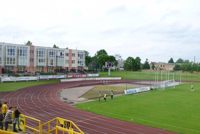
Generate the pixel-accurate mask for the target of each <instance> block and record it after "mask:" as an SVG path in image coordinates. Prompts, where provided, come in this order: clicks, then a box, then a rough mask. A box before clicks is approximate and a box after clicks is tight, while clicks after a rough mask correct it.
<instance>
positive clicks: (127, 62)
mask: <svg viewBox="0 0 200 134" xmlns="http://www.w3.org/2000/svg"><path fill="white" fill-rule="evenodd" d="M133 62H134V58H133V57H128V58H127V59H126V60H125V61H124V69H125V70H128V71H131V70H133Z"/></svg>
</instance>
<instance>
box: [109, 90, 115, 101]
mask: <svg viewBox="0 0 200 134" xmlns="http://www.w3.org/2000/svg"><path fill="white" fill-rule="evenodd" d="M110 97H111V100H112V99H113V97H114V92H113V90H111V91H110Z"/></svg>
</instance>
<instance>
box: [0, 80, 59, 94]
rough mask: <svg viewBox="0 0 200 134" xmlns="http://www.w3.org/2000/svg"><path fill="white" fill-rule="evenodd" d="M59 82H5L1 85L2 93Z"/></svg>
mask: <svg viewBox="0 0 200 134" xmlns="http://www.w3.org/2000/svg"><path fill="white" fill-rule="evenodd" d="M58 82H59V80H43V81H29V82H5V83H0V92H7V91H16V90H18V89H21V88H25V87H32V86H36V85H45V84H53V83H58Z"/></svg>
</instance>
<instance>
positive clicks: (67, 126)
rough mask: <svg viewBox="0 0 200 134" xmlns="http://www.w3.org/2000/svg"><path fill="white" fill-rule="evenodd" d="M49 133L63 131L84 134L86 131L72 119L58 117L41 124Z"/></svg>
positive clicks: (68, 133) (70, 133)
mask: <svg viewBox="0 0 200 134" xmlns="http://www.w3.org/2000/svg"><path fill="white" fill-rule="evenodd" d="M41 128H42V130H43V131H45V130H46V132H47V134H50V133H53V132H54V133H55V134H58V133H59V132H62V133H63V134H84V132H83V131H82V130H81V129H80V128H79V127H78V126H77V125H76V124H75V123H74V122H72V121H70V120H66V119H63V118H60V117H56V118H54V119H52V120H50V121H48V122H46V123H44V124H42V126H41Z"/></svg>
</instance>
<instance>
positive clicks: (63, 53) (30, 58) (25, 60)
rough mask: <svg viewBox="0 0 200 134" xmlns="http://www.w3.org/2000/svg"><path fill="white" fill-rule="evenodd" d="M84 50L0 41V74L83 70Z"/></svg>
mask: <svg viewBox="0 0 200 134" xmlns="http://www.w3.org/2000/svg"><path fill="white" fill-rule="evenodd" d="M84 68H85V51H82V50H76V49H63V48H50V47H41V46H33V45H23V44H11V43H1V42H0V74H2V73H8V72H14V73H16V72H26V73H35V72H55V71H56V72H64V71H70V70H75V71H77V70H83V69H84Z"/></svg>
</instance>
